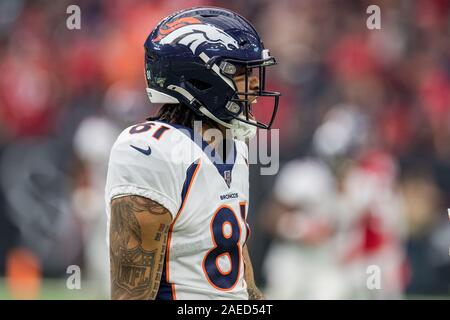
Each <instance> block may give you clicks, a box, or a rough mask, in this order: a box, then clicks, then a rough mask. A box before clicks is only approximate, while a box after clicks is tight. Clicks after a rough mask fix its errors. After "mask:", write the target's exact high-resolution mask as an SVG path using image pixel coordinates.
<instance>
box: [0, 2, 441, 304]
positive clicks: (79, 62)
mask: <svg viewBox="0 0 450 320" xmlns="http://www.w3.org/2000/svg"><path fill="white" fill-rule="evenodd" d="M71 4H77V5H78V6H79V7H80V9H81V29H80V30H76V29H75V30H69V29H68V28H67V26H66V19H67V18H68V16H69V14H67V13H66V8H67V7H68V6H69V5H71ZM371 4H377V5H379V7H380V9H381V29H380V30H369V29H368V28H367V27H366V20H367V18H368V17H369V14H368V13H366V8H367V7H368V6H369V5H371ZM199 5H213V6H220V7H225V8H229V9H232V10H234V11H236V12H239V13H240V14H242V15H243V16H245V17H246V18H248V19H249V20H250V21H251V22H252V23H253V24H254V25H255V27H256V29H257V30H258V32H260V34H261V36H262V38H263V40H264V43H265V46H266V47H267V48H269V49H270V50H271V53H272V54H273V55H274V56H275V57H277V60H278V62H279V64H278V65H277V66H276V67H272V69H273V70H269V71H268V84H267V88H272V89H273V90H276V91H280V92H282V94H283V96H282V98H281V100H280V110H279V113H278V117H277V119H276V122H275V125H274V128H278V129H280V161H281V170H280V172H279V174H278V175H276V176H260V175H259V170H258V168H257V165H253V166H252V167H251V184H250V186H251V190H250V191H251V199H250V200H251V201H250V202H251V205H250V209H251V214H250V215H249V216H250V217H249V219H250V225H252V226H253V228H252V229H253V232H252V236H251V238H250V240H249V246H250V251H251V255H252V257H253V260H254V268H255V272H256V280H257V283H258V284H259V285H260V286H261V287H262V288H263V290H264V291H265V293H266V294H267V296H268V297H271V298H295V299H308V298H319V299H321V298H332V299H340V298H375V299H376V298H401V297H405V296H406V297H417V296H419V297H422V296H448V295H449V294H450V255H449V246H450V221H449V216H448V214H447V208H450V143H449V142H448V141H450V0H415V1H408V0H400V1H393V0H386V1H352V0H346V1H330V0H315V1H314V0H299V1H297V0H279V1H270V0H249V1H237V0H236V1H217V0H216V1H206V0H205V1H199V0H197V1H194V0H191V1H189V0H188V1H176V0H164V1H161V0H158V1H157V0H128V1H123V0H122V1H120V0H108V1H106V0H98V1H88V0H78V1H66V0H64V1H49V0H48V1H45V0H41V1H37V0H36V1H31V0H30V1H24V0H16V1H8V0H0V123H1V125H0V276H1V277H5V278H6V279H7V281H9V282H8V284H9V285H10V286H12V287H13V288H14V286H15V284H16V286H17V281H19V280H17V279H22V278H23V277H24V276H26V275H34V276H35V278H41V277H43V278H64V277H66V276H67V275H66V269H67V266H69V265H80V266H81V269H82V270H83V276H85V277H87V279H89V280H90V281H92V282H94V283H96V284H97V285H96V286H95V288H96V290H98V294H99V296H106V295H107V292H108V276H109V274H108V265H107V264H108V253H107V250H106V242H105V232H106V226H105V224H106V223H105V219H106V215H105V212H104V210H105V209H104V185H105V177H106V170H107V161H108V157H109V150H110V148H111V146H112V144H113V142H114V140H115V138H116V137H117V135H118V133H120V131H121V130H122V129H123V128H125V127H126V126H128V125H130V124H132V123H136V122H138V121H141V120H143V119H145V117H146V116H147V115H149V114H153V113H154V112H155V111H156V106H152V105H151V104H150V103H149V102H148V101H147V97H146V94H145V81H144V71H143V43H144V40H145V38H146V36H147V34H148V32H149V31H151V29H153V27H154V26H155V25H156V23H157V22H158V21H159V20H161V19H162V18H163V17H165V16H166V15H168V14H170V13H171V12H174V11H176V10H179V9H183V8H187V7H191V6H199ZM258 112H259V113H260V114H261V115H263V113H264V112H265V111H264V103H263V104H262V105H261V106H260V108H259V110H256V111H255V113H256V115H258ZM369 266H376V267H379V269H380V272H381V273H380V274H381V283H380V289H379V290H377V289H375V290H370V289H368V286H367V281H366V280H367V278H368V277H369V276H370V270H369V269H370V268H369V269H368V267H369ZM30 277H31V276H30ZM15 279H16V280H15ZM19 282H20V281H19ZM36 283H37V284H36ZM28 285H34V286H39V281H38V280H36V279H34V280H33V279H31V280H29V282H28ZM19 286H20V283H19Z"/></svg>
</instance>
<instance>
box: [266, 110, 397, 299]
mask: <svg viewBox="0 0 450 320" xmlns="http://www.w3.org/2000/svg"><path fill="white" fill-rule="evenodd" d="M366 120H367V119H365V117H364V116H363V115H362V114H361V113H360V112H358V111H357V110H356V109H355V107H354V106H351V105H346V106H343V105H339V106H336V107H334V108H333V109H331V110H330V111H329V112H328V113H327V114H325V116H324V120H323V122H322V123H321V124H320V125H319V127H318V129H317V130H316V132H315V134H314V138H313V141H314V152H313V154H312V155H311V156H308V157H305V158H301V159H298V160H293V161H291V162H289V163H287V164H286V165H285V167H284V168H283V169H282V171H281V172H280V174H279V176H278V177H277V179H276V181H275V187H274V194H273V200H272V202H271V203H270V204H269V205H268V209H267V212H266V216H263V220H262V221H263V224H264V225H265V227H266V229H267V230H268V232H269V233H271V234H272V235H273V237H274V238H275V239H276V240H275V241H274V242H273V243H272V245H271V247H270V249H269V251H268V253H267V257H266V262H265V266H264V270H265V275H266V279H267V287H266V293H267V295H268V297H272V298H275V299H349V298H400V296H401V292H403V289H404V274H403V271H404V270H403V269H402V267H403V262H404V250H403V249H402V247H401V242H402V238H403V234H404V228H405V222H404V217H403V215H402V214H403V213H402V210H401V207H400V206H401V203H400V198H399V195H398V186H397V172H396V166H395V163H394V161H393V159H392V158H391V157H389V156H388V155H387V154H385V153H383V152H381V151H377V150H374V149H372V147H371V142H370V139H369V136H368V133H367V132H366V131H365V128H366V127H367V123H366ZM349 159H352V160H349ZM280 261H282V263H280ZM370 265H376V266H377V267H379V268H380V270H382V277H381V287H382V288H383V290H381V291H377V290H374V291H371V290H369V289H368V288H367V285H366V279H367V272H366V271H367V268H368V266H370Z"/></svg>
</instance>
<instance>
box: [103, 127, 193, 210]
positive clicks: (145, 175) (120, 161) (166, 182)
mask: <svg viewBox="0 0 450 320" xmlns="http://www.w3.org/2000/svg"><path fill="white" fill-rule="evenodd" d="M165 144H167V141H161V140H157V139H153V138H152V137H151V136H149V135H145V134H144V133H138V134H129V133H128V132H124V133H122V134H121V136H119V138H118V140H117V141H116V143H115V144H114V146H113V148H112V150H111V154H110V158H109V165H108V176H107V183H106V190H105V197H106V201H107V203H108V204H109V203H110V201H111V200H112V199H114V198H117V197H121V196H125V195H138V196H142V197H145V198H148V199H151V200H153V201H155V202H157V203H159V204H161V205H162V206H164V207H165V208H166V209H167V210H168V211H169V212H170V213H171V215H172V217H175V215H176V213H177V211H178V209H179V207H180V205H181V191H182V185H183V181H184V179H183V168H182V165H181V164H180V163H178V162H177V161H176V159H174V157H173V156H172V154H171V152H170V147H169V146H167V145H165Z"/></svg>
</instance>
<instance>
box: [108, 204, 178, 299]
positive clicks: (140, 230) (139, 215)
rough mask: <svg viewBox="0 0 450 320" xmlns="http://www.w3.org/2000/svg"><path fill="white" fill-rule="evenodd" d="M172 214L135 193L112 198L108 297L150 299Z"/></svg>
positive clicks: (156, 282) (153, 290)
mask: <svg viewBox="0 0 450 320" xmlns="http://www.w3.org/2000/svg"><path fill="white" fill-rule="evenodd" d="M171 221H172V216H171V215H170V213H169V211H167V210H166V209H165V208H164V207H162V206H161V205H160V204H158V203H156V202H154V201H152V200H150V199H147V198H143V197H139V196H125V197H120V198H116V199H114V200H112V202H111V221H110V230H109V236H110V237H109V238H110V239H109V241H110V243H109V247H110V253H109V255H110V262H111V270H110V271H111V298H112V299H154V298H155V297H156V294H157V292H158V289H159V283H160V280H161V272H162V266H163V262H164V257H165V251H166V244H167V233H168V230H169V226H170V223H171Z"/></svg>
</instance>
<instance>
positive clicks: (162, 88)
mask: <svg viewBox="0 0 450 320" xmlns="http://www.w3.org/2000/svg"><path fill="white" fill-rule="evenodd" d="M144 46H145V51H146V55H145V69H146V79H147V87H148V88H147V93H148V96H149V98H150V101H151V102H152V103H163V104H183V105H186V106H187V107H188V108H190V109H191V110H193V111H194V112H196V113H197V114H199V115H201V116H206V117H208V118H210V119H212V120H213V121H215V122H217V123H219V124H221V125H223V126H225V127H227V128H230V129H232V130H233V131H234V133H235V136H236V137H237V138H240V137H242V138H246V137H249V136H251V135H253V134H254V133H255V131H256V127H260V128H264V129H270V127H271V125H272V122H273V120H274V118H275V115H276V111H277V108H278V100H279V96H280V93H278V92H271V91H265V68H266V67H268V66H271V65H274V64H276V61H275V58H274V57H272V56H270V54H269V51H268V50H267V49H265V48H264V45H263V42H262V41H261V39H260V37H259V35H258V33H257V32H256V30H255V29H254V27H253V26H252V25H251V24H250V23H249V22H248V21H247V20H245V19H244V18H243V17H241V16H240V15H238V14H237V13H234V12H232V11H230V10H226V9H221V8H212V7H198V8H191V9H187V10H183V11H180V12H177V13H175V14H173V15H171V16H169V17H167V18H165V19H163V20H162V21H161V22H160V23H159V24H158V26H157V27H156V28H155V29H154V30H153V31H152V32H151V33H150V35H149V36H148V38H147V40H146V42H145V45H144ZM252 69H258V71H259V81H260V85H259V88H258V90H256V92H255V91H251V90H249V89H248V88H249V85H248V83H249V78H248V74H249V71H251V70H252ZM238 70H241V71H242V70H244V72H243V74H244V75H245V82H246V90H245V91H243V92H239V91H238V90H237V87H236V84H235V82H234V80H233V77H234V76H236V75H237V71H238ZM260 96H263V97H272V98H273V101H274V103H273V111H272V116H271V118H270V121H269V122H268V123H262V122H259V121H257V119H256V120H255V119H253V118H251V117H250V115H251V113H250V101H251V100H252V99H250V97H260Z"/></svg>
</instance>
